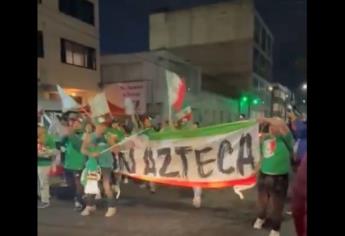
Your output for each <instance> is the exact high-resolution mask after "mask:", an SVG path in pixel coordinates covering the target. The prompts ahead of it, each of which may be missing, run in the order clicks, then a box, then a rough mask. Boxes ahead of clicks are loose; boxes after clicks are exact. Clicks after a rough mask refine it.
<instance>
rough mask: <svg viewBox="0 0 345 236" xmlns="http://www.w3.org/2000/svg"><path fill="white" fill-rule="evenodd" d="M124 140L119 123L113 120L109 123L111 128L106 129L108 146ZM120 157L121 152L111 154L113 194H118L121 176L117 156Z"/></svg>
mask: <svg viewBox="0 0 345 236" xmlns="http://www.w3.org/2000/svg"><path fill="white" fill-rule="evenodd" d="M124 138H125V133H124V131H123V130H122V128H121V126H120V124H119V122H118V121H117V120H115V119H113V120H112V123H111V127H110V128H109V129H108V131H107V139H108V143H109V144H110V145H114V144H116V143H119V142H121V141H122V140H123V139H124ZM120 155H122V153H121V152H118V153H116V154H115V153H113V157H114V166H113V174H114V176H115V178H114V179H115V180H114V181H113V183H114V184H115V186H113V189H114V190H115V192H119V191H120V190H119V189H120V182H121V180H122V178H121V174H120V173H119V165H118V163H119V156H120Z"/></svg>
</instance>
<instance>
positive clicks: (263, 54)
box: [149, 0, 273, 116]
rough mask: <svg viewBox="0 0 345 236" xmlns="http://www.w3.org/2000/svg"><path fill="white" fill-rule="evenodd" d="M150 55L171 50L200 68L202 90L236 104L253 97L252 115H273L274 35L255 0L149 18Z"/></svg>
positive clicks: (159, 13)
mask: <svg viewBox="0 0 345 236" xmlns="http://www.w3.org/2000/svg"><path fill="white" fill-rule="evenodd" d="M149 27H150V49H151V50H158V49H167V50H169V51H171V52H172V53H174V54H176V55H178V56H179V57H181V58H184V59H185V60H187V61H188V62H189V63H191V64H194V65H196V66H198V67H200V68H201V71H202V88H203V89H207V90H210V91H212V92H214V93H217V94H222V95H224V96H231V97H234V98H238V97H240V96H241V94H243V93H248V92H251V93H254V94H255V95H256V96H258V97H260V100H261V101H262V103H260V104H258V105H257V106H253V107H252V109H251V111H252V113H251V114H247V115H249V116H254V115H256V114H258V113H264V114H266V115H268V114H269V113H270V107H271V104H270V103H271V101H270V98H271V96H270V91H269V90H268V89H269V87H270V81H272V66H273V60H272V52H273V35H272V33H271V32H270V30H269V29H268V27H267V26H266V24H265V23H264V21H263V20H262V18H261V17H260V15H259V14H258V12H257V11H256V10H255V7H254V3H253V1H252V0H233V1H229V2H224V3H217V4H212V5H204V6H199V7H193V8H189V9H183V10H177V11H168V12H167V11H166V12H155V13H152V14H151V15H150V22H149Z"/></svg>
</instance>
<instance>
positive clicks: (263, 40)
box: [260, 28, 267, 52]
mask: <svg viewBox="0 0 345 236" xmlns="http://www.w3.org/2000/svg"><path fill="white" fill-rule="evenodd" d="M266 41H267V33H266V30H265V29H264V28H262V31H261V44H260V47H261V49H262V50H263V51H265V52H266Z"/></svg>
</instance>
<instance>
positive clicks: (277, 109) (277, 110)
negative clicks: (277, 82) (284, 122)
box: [273, 103, 280, 112]
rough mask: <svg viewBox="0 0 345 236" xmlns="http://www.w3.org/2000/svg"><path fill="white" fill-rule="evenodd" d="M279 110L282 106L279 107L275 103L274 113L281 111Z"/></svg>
mask: <svg viewBox="0 0 345 236" xmlns="http://www.w3.org/2000/svg"><path fill="white" fill-rule="evenodd" d="M279 108H280V106H279V104H278V103H274V104H273V111H274V112H279V110H280V109H279Z"/></svg>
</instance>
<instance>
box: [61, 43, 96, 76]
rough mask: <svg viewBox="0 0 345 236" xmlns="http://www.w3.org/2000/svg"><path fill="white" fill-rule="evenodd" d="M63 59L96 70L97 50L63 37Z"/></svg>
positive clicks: (65, 61)
mask: <svg viewBox="0 0 345 236" xmlns="http://www.w3.org/2000/svg"><path fill="white" fill-rule="evenodd" d="M61 61H62V62H64V63H67V64H70V65H75V66H80V67H85V68H88V69H93V70H96V50H95V49H94V48H90V47H86V46H83V45H81V44H78V43H75V42H72V41H69V40H66V39H61Z"/></svg>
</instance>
